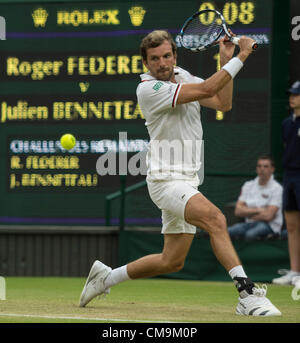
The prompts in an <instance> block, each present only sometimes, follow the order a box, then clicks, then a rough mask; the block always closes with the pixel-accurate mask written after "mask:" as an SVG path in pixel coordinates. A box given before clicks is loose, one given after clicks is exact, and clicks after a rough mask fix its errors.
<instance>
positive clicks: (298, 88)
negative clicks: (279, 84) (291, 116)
mask: <svg viewBox="0 0 300 343" xmlns="http://www.w3.org/2000/svg"><path fill="white" fill-rule="evenodd" d="M288 93H289V94H290V98H289V101H290V107H291V108H292V109H300V81H296V82H294V83H293V84H292V86H291V88H289V90H288Z"/></svg>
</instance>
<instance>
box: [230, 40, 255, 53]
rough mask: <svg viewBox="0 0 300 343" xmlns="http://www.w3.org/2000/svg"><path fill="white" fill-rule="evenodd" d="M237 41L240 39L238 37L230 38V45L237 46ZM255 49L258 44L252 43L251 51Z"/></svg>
mask: <svg viewBox="0 0 300 343" xmlns="http://www.w3.org/2000/svg"><path fill="white" fill-rule="evenodd" d="M239 40H240V39H239V38H238V37H232V38H231V41H232V43H233V44H235V45H239ZM257 48H258V44H257V43H256V42H254V43H253V44H252V50H256V49H257Z"/></svg>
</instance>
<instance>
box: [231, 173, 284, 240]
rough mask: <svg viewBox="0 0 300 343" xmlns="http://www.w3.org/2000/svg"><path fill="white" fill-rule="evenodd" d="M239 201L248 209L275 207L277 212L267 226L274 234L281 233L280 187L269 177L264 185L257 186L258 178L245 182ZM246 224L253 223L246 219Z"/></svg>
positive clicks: (251, 220) (272, 177)
mask: <svg viewBox="0 0 300 343" xmlns="http://www.w3.org/2000/svg"><path fill="white" fill-rule="evenodd" d="M238 200H240V201H243V202H245V203H246V205H247V206H248V207H250V208H254V207H267V206H277V207H278V211H277V212H276V215H275V217H274V218H273V220H272V221H270V222H269V223H268V224H269V225H270V227H271V229H272V230H273V231H274V232H275V233H279V232H280V231H281V226H282V223H283V217H282V186H281V185H280V183H278V182H277V181H276V180H274V176H273V175H271V177H270V180H269V181H268V182H267V183H266V184H265V185H260V184H259V178H258V177H256V178H255V179H254V180H251V181H247V182H245V183H244V185H243V186H242V191H241V194H240V196H239V199H238ZM246 222H247V223H251V222H253V219H251V218H246Z"/></svg>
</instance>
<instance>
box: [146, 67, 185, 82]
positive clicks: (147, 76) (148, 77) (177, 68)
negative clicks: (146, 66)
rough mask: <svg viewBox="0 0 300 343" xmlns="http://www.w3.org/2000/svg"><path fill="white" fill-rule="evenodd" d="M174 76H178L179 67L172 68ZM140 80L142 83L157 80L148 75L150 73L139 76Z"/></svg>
mask: <svg viewBox="0 0 300 343" xmlns="http://www.w3.org/2000/svg"><path fill="white" fill-rule="evenodd" d="M174 74H175V76H176V75H178V74H180V68H179V67H174ZM140 78H141V80H142V82H143V81H151V80H157V79H156V78H155V77H154V76H152V75H151V74H150V71H147V73H144V74H141V75H140Z"/></svg>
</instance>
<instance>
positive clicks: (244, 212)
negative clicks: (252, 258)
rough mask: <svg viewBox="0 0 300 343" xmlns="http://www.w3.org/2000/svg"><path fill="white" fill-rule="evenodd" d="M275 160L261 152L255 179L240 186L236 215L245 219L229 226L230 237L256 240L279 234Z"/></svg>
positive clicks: (279, 200) (279, 202)
mask: <svg viewBox="0 0 300 343" xmlns="http://www.w3.org/2000/svg"><path fill="white" fill-rule="evenodd" d="M274 170H275V168H274V161H273V160H272V158H271V157H270V156H267V155H263V156H260V157H259V158H258V160H257V165H256V173H257V177H256V178H255V179H254V180H251V181H247V182H245V183H244V185H243V186H242V190H241V194H240V196H239V198H238V201H237V203H236V206H235V215H236V216H237V217H242V218H244V219H245V221H244V222H241V223H237V224H235V225H232V226H230V227H228V232H229V235H230V237H231V238H244V239H246V240H255V239H258V238H264V237H267V236H269V235H274V234H278V235H280V232H281V227H282V222H283V216H282V209H281V206H282V186H281V185H280V184H279V183H278V182H277V181H275V180H274V176H273V173H274Z"/></svg>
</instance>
